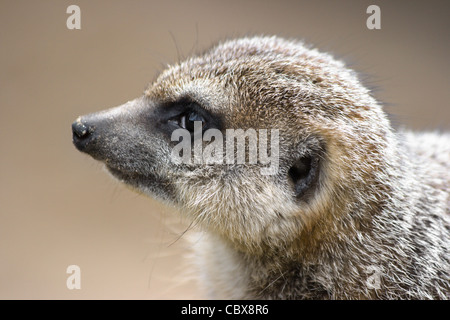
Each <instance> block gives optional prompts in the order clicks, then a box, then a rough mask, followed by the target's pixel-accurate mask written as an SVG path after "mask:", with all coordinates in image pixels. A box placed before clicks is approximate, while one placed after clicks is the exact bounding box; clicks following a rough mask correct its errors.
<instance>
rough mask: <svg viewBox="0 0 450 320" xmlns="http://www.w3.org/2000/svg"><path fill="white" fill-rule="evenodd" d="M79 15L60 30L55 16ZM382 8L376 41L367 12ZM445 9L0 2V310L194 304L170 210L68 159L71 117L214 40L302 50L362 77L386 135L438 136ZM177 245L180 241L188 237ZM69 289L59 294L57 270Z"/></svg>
mask: <svg viewBox="0 0 450 320" xmlns="http://www.w3.org/2000/svg"><path fill="white" fill-rule="evenodd" d="M71 4H76V5H78V6H79V7H80V9H81V30H69V29H68V28H67V27H66V20H67V18H68V17H69V14H67V13H66V9H67V7H68V6H69V5H71ZM371 4H377V5H378V6H379V7H380V8H381V30H369V29H368V28H367V27H366V20H367V18H368V17H369V14H367V13H366V9H367V7H368V6H369V5H371ZM449 8H450V6H449V4H448V2H447V1H375V0H371V1H364V0H355V1H324V0H320V1H318V0H315V1H312V0H311V1H263V0H250V1H234V0H232V1H230V0H228V1H143V0H127V1H125V0H123V1H117V0H108V1H106V0H105V1H101V0H96V1H88V0H86V1H80V0H71V1H65V0H40V1H21V0H19V1H7V0H0V133H1V134H0V298H1V299H197V298H203V297H204V294H203V292H202V290H201V289H200V287H199V286H198V285H197V283H196V282H195V280H194V279H193V275H195V270H194V268H193V267H192V265H191V263H190V262H189V261H190V260H189V259H188V258H186V257H185V256H186V254H187V253H189V252H190V244H189V243H188V241H186V239H185V237H184V236H183V237H181V238H180V235H181V233H182V232H183V230H185V229H186V227H187V225H188V224H187V221H182V220H181V219H180V218H179V216H178V215H177V214H176V213H175V212H173V211H172V210H171V209H169V208H166V207H164V206H163V205H161V204H159V203H158V202H156V201H154V200H152V199H149V198H146V197H143V196H140V195H137V194H135V193H133V192H131V191H129V190H128V189H126V188H125V187H123V186H122V185H120V184H118V183H116V182H115V181H113V180H112V179H111V178H110V177H109V176H108V175H107V174H105V172H104V171H103V169H102V166H101V165H100V164H98V163H97V162H95V161H94V160H92V159H91V158H89V157H88V156H87V155H84V154H81V153H80V152H78V151H77V150H76V149H75V148H74V147H73V145H72V141H71V140H72V133H71V127H70V125H71V123H72V121H74V120H75V118H76V117H77V116H78V115H82V114H86V113H90V112H94V111H99V110H102V109H105V108H109V107H113V106H116V105H119V104H122V103H124V102H126V101H128V100H131V99H133V98H135V97H137V96H139V95H141V93H142V92H143V90H144V88H145V87H146V86H147V84H148V83H149V82H151V81H153V80H154V79H155V78H156V76H157V74H158V73H159V72H160V71H161V70H163V69H164V67H165V66H166V65H167V64H171V63H175V62H176V61H177V60H178V58H179V57H181V58H182V57H185V56H188V55H189V54H191V53H195V52H201V51H202V50H204V49H207V48H208V47H209V46H210V45H211V44H214V43H217V42H218V41H220V40H224V39H226V38H231V37H238V36H245V35H255V34H270V35H272V34H273V35H279V36H283V37H288V38H298V39H304V40H305V41H306V42H309V43H313V44H314V45H316V46H317V47H318V48H319V49H321V50H323V51H329V52H332V53H333V54H334V55H335V56H337V57H339V58H340V59H343V60H345V61H346V62H347V63H348V64H349V65H350V66H351V67H352V68H354V69H355V70H356V71H358V72H359V73H360V74H361V77H362V78H363V79H364V81H365V83H366V84H367V85H368V86H369V87H370V88H373V89H375V96H376V97H377V98H378V99H379V100H380V101H382V102H383V103H384V104H385V106H386V110H387V111H388V112H389V113H390V114H392V115H393V119H394V123H395V124H396V125H401V126H406V127H409V128H412V129H415V130H436V129H437V130H448V129H450V121H449V119H450V108H449V103H448V101H450V85H449V75H450V66H449V63H448V59H449V57H450V41H449V40H450V37H449V36H450V19H448V13H449ZM188 234H189V232H188ZM72 264H75V265H78V266H79V267H80V268H81V289H80V290H69V289H68V288H67V287H66V279H67V278H68V277H69V275H68V274H67V273H66V268H67V267H68V266H69V265H72Z"/></svg>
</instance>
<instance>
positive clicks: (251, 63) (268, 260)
mask: <svg viewBox="0 0 450 320" xmlns="http://www.w3.org/2000/svg"><path fill="white" fill-rule="evenodd" d="M187 100H188V101H194V102H195V103H196V104H198V105H200V106H201V107H202V108H204V109H205V110H207V111H208V112H211V114H213V115H214V117H217V118H218V119H220V121H219V122H220V123H221V126H220V128H221V129H222V130H223V132H224V134H225V128H234V129H237V128H241V129H244V130H246V129H248V128H254V129H279V130H280V131H279V132H280V146H279V148H280V151H279V154H280V166H279V170H278V172H277V173H276V174H275V175H269V176H264V175H261V173H260V168H261V164H245V165H237V164H236V165H226V164H223V165H195V164H190V165H189V164H174V163H173V162H172V161H171V159H170V153H171V149H172V147H173V142H171V141H170V134H168V133H167V132H166V131H167V129H166V127H165V126H166V124H165V122H164V121H161V120H160V116H161V114H164V112H165V111H164V110H165V109H164V108H165V107H164V106H170V105H173V104H182V102H180V101H187ZM167 108H169V107H167ZM74 125H78V126H82V127H83V128H86V130H87V131H89V132H90V133H92V135H93V137H92V138H90V140H89V141H88V142H85V143H84V144H82V143H81V142H77V141H75V135H74V142H75V143H76V145H77V147H78V148H79V149H80V150H82V151H84V152H87V153H89V154H91V155H92V156H93V157H94V158H96V159H98V160H101V161H103V162H104V163H105V164H106V166H107V168H108V169H109V170H110V171H111V173H112V174H113V175H114V176H115V177H116V178H118V179H119V180H121V181H123V182H125V183H127V184H128V185H130V186H132V187H134V188H135V189H137V190H139V191H141V192H144V193H146V194H148V195H150V196H153V197H157V198H160V199H162V200H164V201H166V202H167V203H169V204H172V205H175V206H177V207H178V208H180V212H181V214H183V215H186V216H188V217H190V218H191V219H192V221H193V223H195V224H196V225H198V226H200V227H201V230H202V231H201V232H203V236H202V237H201V238H200V240H198V241H197V243H196V245H195V247H196V249H197V259H196V260H197V262H198V265H199V268H200V274H201V278H202V279H203V280H204V284H205V287H206V288H207V290H208V292H209V293H210V296H211V297H212V298H225V299H226V298H245V299H246V298H250V299H253V298H263V299H266V298H270V299H377V298H381V299H413V298H418V299H448V298H450V256H449V255H450V252H449V250H450V230H449V228H450V224H449V172H450V171H449V169H450V136H449V135H437V134H431V133H427V134H417V133H412V132H395V131H394V130H393V129H392V127H391V126H390V123H389V121H388V119H387V117H386V115H385V113H384V112H383V110H382V107H381V105H380V104H379V103H378V102H377V101H376V100H375V99H374V98H373V97H372V96H371V94H370V92H369V91H368V90H367V89H366V88H365V87H364V86H362V85H361V82H360V81H359V80H358V78H357V76H356V74H355V73H354V72H353V71H351V70H349V69H347V68H346V67H345V65H344V64H343V63H342V62H340V61H336V60H335V59H334V58H333V57H331V56H330V55H328V54H326V53H321V52H319V51H317V50H316V49H312V48H310V47H307V46H305V45H304V44H303V43H301V42H296V41H287V40H284V39H280V38H277V37H254V38H244V39H238V40H234V41H228V42H224V43H222V44H219V45H218V46H216V47H215V48H213V49H211V50H210V51H208V52H206V53H204V54H203V55H200V56H197V57H193V58H190V59H188V60H186V61H185V62H182V63H179V64H177V65H174V66H171V67H169V68H168V69H167V70H166V71H164V72H163V73H162V74H161V75H160V76H159V77H158V79H157V80H156V81H155V83H153V84H151V85H150V86H149V88H148V89H147V90H146V92H145V94H144V96H143V97H141V98H138V99H136V100H134V101H130V102H128V103H127V104H125V105H123V106H120V107H118V108H115V109H111V110H107V111H104V112H101V113H97V114H92V115H88V116H84V117H81V118H79V119H78V120H77V122H76V123H75V124H74ZM169 133H170V132H169ZM305 157H312V158H313V159H317V161H318V169H317V170H318V171H317V172H318V177H317V180H316V181H315V183H311V184H310V185H309V186H308V190H307V192H305V193H304V194H296V192H295V179H294V181H293V179H292V177H291V176H290V169H291V168H292V167H293V166H295V164H296V163H297V162H298V161H299V159H304V158H305Z"/></svg>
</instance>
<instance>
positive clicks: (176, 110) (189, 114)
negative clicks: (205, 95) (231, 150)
mask: <svg viewBox="0 0 450 320" xmlns="http://www.w3.org/2000/svg"><path fill="white" fill-rule="evenodd" d="M152 118H154V119H155V120H156V121H157V124H156V125H157V127H158V128H159V129H160V130H161V131H163V132H164V133H165V134H167V135H168V136H169V138H170V136H171V134H172V132H173V130H176V129H180V128H181V129H186V130H188V131H190V132H191V133H192V134H193V131H194V122H195V121H201V122H202V131H203V132H204V131H206V130H208V129H212V128H214V129H218V130H222V129H223V126H222V123H223V121H222V117H221V115H218V114H215V113H212V112H210V111H208V110H206V109H205V108H203V107H202V106H201V105H200V104H199V103H197V102H195V101H193V100H191V99H189V98H183V99H179V100H177V101H174V102H169V103H162V104H160V105H159V106H157V107H156V109H155V111H154V117H152Z"/></svg>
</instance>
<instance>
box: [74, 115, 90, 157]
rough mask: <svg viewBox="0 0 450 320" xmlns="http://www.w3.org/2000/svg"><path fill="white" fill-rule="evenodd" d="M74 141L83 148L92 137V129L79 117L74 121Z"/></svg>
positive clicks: (78, 146) (80, 148)
mask: <svg viewBox="0 0 450 320" xmlns="http://www.w3.org/2000/svg"><path fill="white" fill-rule="evenodd" d="M72 133H73V143H74V145H75V146H76V147H77V148H78V149H79V150H82V149H84V148H85V147H86V145H87V143H88V141H89V138H90V137H91V133H92V130H91V129H90V128H89V127H88V126H87V125H86V123H84V122H83V121H82V120H81V117H78V118H77V120H75V122H74V123H72Z"/></svg>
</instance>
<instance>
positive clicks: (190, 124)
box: [170, 111, 205, 132]
mask: <svg viewBox="0 0 450 320" xmlns="http://www.w3.org/2000/svg"><path fill="white" fill-rule="evenodd" d="M170 121H172V122H175V123H176V124H177V125H178V126H180V127H181V128H183V129H186V130H189V131H190V132H194V122H195V121H201V123H202V129H203V128H204V127H205V119H204V118H203V117H202V116H201V115H199V114H198V113H197V112H195V111H189V112H186V113H184V114H182V115H180V116H179V117H177V118H176V119H172V120H170Z"/></svg>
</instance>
